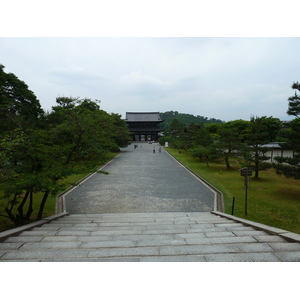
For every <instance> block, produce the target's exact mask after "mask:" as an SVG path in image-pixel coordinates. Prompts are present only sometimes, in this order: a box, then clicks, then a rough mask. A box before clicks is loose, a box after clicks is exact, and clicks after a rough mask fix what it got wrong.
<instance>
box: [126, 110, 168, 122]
mask: <svg viewBox="0 0 300 300" xmlns="http://www.w3.org/2000/svg"><path fill="white" fill-rule="evenodd" d="M125 121H126V122H163V120H162V119H161V118H160V115H159V112H126V119H125Z"/></svg>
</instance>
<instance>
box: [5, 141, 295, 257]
mask: <svg viewBox="0 0 300 300" xmlns="http://www.w3.org/2000/svg"><path fill="white" fill-rule="evenodd" d="M155 147H156V152H155V153H153V151H152V150H153V145H149V144H145V143H141V144H139V148H138V149H134V148H133V145H131V146H130V147H129V148H127V149H123V151H122V153H121V154H120V155H119V156H118V157H117V158H116V159H114V160H113V161H112V162H110V163H109V164H108V165H106V166H105V167H104V168H103V170H105V171H107V172H109V175H104V174H95V175H93V176H90V177H89V178H88V179H87V180H85V181H84V182H83V183H82V184H81V185H80V186H79V187H76V188H75V189H73V190H72V191H69V192H68V193H67V194H66V201H65V202H66V205H67V206H66V209H67V212H64V213H60V214H57V215H55V216H52V217H48V218H45V219H43V220H41V221H38V222H35V223H32V224H29V225H26V226H22V227H19V228H16V229H12V230H8V231H5V232H2V233H0V261H2V262H4V261H17V262H19V261H25V262H28V261H97V262H101V261H102V262H103V261H104V262H106V261H108V262H128V261H129V262H148V261H152V262H159V261H174V262H176V261H178V262H183V261H193V262H216V261H217V262H225V261H235V262H236V261H242V262H246V261H248V262H249V261H250V262H251V261H254V262H258V261H260V262H270V261H272V262H279V261H284V262H287V261H300V235H299V234H295V233H291V232H288V231H285V230H282V229H278V228H273V227H270V226H266V225H263V224H259V223H255V222H251V221H248V220H245V219H241V218H237V217H234V216H230V215H228V214H224V213H222V212H217V211H212V210H214V209H215V205H214V202H215V195H214V192H213V191H212V190H210V189H209V188H208V187H207V186H206V185H205V184H203V183H201V182H200V181H199V180H198V179H197V178H196V177H195V176H193V175H192V174H191V173H189V172H188V171H187V170H186V169H185V168H183V167H182V166H181V165H180V164H179V163H178V162H177V161H175V160H174V159H173V158H172V157H171V156H169V155H168V153H167V152H165V151H164V150H163V151H162V153H158V152H157V151H158V147H159V146H158V144H155Z"/></svg>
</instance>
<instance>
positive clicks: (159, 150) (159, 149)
mask: <svg viewBox="0 0 300 300" xmlns="http://www.w3.org/2000/svg"><path fill="white" fill-rule="evenodd" d="M158 152H159V153H161V147H159V148H158ZM153 153H155V147H153Z"/></svg>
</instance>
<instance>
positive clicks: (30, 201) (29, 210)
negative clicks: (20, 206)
mask: <svg viewBox="0 0 300 300" xmlns="http://www.w3.org/2000/svg"><path fill="white" fill-rule="evenodd" d="M32 205H33V193H32V191H30V196H29V206H28V210H27V213H26V220H27V221H29V220H30V216H31V213H32V212H33V208H32Z"/></svg>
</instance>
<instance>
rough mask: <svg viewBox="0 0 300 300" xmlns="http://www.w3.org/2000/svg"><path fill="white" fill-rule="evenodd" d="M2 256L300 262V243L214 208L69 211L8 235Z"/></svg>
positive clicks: (0, 249) (14, 258)
mask: <svg viewBox="0 0 300 300" xmlns="http://www.w3.org/2000/svg"><path fill="white" fill-rule="evenodd" d="M0 261H203V262H204V261H300V243H298V242H296V241H288V240H287V239H285V238H283V237H282V236H280V235H278V234H272V233H269V232H267V231H265V230H261V229H258V228H256V227H253V226H249V225H247V224H243V223H242V222H239V221H237V220H232V219H230V218H226V217H224V215H222V216H220V215H215V214H211V213H132V214H131V213H128V214H93V215H69V216H64V217H62V218H59V219H57V220H52V221H51V222H50V223H46V224H42V225H41V226H39V227H33V228H32V229H31V230H25V231H23V232H21V233H20V234H19V235H17V236H11V237H8V238H7V239H5V240H4V241H3V242H2V243H0Z"/></svg>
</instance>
